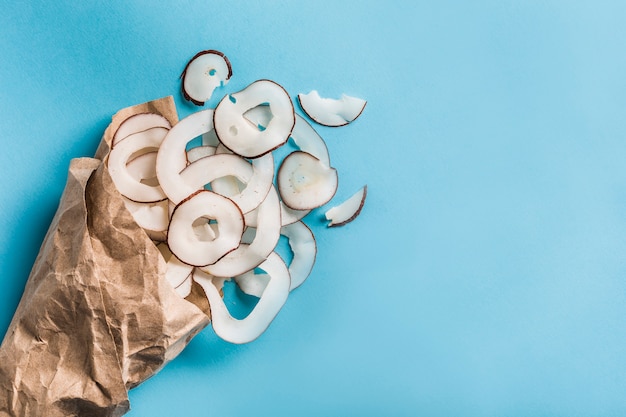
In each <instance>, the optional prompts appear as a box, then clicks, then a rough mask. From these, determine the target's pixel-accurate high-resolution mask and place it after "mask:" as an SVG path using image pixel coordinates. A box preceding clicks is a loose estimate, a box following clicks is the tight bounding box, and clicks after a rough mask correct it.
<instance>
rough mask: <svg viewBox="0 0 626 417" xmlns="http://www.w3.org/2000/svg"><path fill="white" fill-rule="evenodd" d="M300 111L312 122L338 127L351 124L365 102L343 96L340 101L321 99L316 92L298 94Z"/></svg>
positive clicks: (359, 113) (361, 110)
mask: <svg viewBox="0 0 626 417" xmlns="http://www.w3.org/2000/svg"><path fill="white" fill-rule="evenodd" d="M298 102H299V103H300V107H301V108H302V110H303V111H304V112H305V113H306V114H307V116H309V117H310V118H311V119H312V120H313V121H315V122H316V123H318V124H321V125H324V126H331V127H338V126H345V125H347V124H348V123H351V122H353V121H354V120H355V119H356V118H357V117H359V116H360V115H361V113H362V112H363V109H365V105H366V104H367V101H365V100H363V99H361V98H357V97H350V96H347V95H345V94H343V95H342V96H341V98H340V99H331V98H322V97H320V95H319V93H318V92H317V91H316V90H313V91H311V92H310V93H309V94H298Z"/></svg>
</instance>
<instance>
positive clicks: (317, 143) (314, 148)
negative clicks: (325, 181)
mask: <svg viewBox="0 0 626 417" xmlns="http://www.w3.org/2000/svg"><path fill="white" fill-rule="evenodd" d="M291 139H292V140H293V141H294V143H295V144H296V146H297V147H298V148H300V150H301V151H304V152H307V153H310V154H311V155H313V156H314V157H316V158H317V159H319V160H320V162H321V163H323V164H324V165H326V166H330V155H329V154H328V147H327V146H326V142H324V139H322V137H321V136H320V135H319V134H318V133H317V131H316V130H315V129H313V126H311V125H310V124H309V122H307V121H306V120H305V119H304V118H303V117H302V116H300V115H298V114H296V125H295V127H294V128H293V132H291Z"/></svg>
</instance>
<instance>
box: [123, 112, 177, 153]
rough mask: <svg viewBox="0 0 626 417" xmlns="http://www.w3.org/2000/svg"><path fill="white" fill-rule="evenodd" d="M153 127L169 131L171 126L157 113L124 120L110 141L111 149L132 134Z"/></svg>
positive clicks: (137, 115) (143, 114)
mask: <svg viewBox="0 0 626 417" xmlns="http://www.w3.org/2000/svg"><path fill="white" fill-rule="evenodd" d="M153 127H162V128H164V129H168V130H169V129H170V128H171V127H172V125H171V124H170V122H169V120H167V119H166V118H165V117H164V116H162V115H160V114H157V113H138V114H134V115H132V116H130V117H129V118H127V119H126V120H124V121H123V122H122V123H121V124H120V126H119V127H118V128H117V130H116V131H115V134H114V135H113V139H112V141H111V147H115V145H116V144H117V143H118V142H119V141H121V140H122V139H125V138H127V137H128V136H130V135H132V134H133V133H139V132H143V131H144V130H148V129H151V128H153Z"/></svg>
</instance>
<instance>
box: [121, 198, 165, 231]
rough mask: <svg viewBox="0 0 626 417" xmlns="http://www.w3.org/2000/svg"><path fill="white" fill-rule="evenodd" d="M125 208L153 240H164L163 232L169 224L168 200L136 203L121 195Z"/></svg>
mask: <svg viewBox="0 0 626 417" xmlns="http://www.w3.org/2000/svg"><path fill="white" fill-rule="evenodd" d="M122 198H123V199H124V204H125V205H126V208H127V209H128V211H129V212H130V214H132V215H133V219H135V222H136V223H137V224H138V225H139V227H141V228H142V229H144V230H145V231H146V233H148V236H150V238H152V239H153V240H157V241H163V240H165V232H167V227H168V224H169V212H168V209H169V202H168V201H167V200H161V201H157V202H155V203H138V202H136V201H132V200H129V199H127V198H126V197H124V196H122Z"/></svg>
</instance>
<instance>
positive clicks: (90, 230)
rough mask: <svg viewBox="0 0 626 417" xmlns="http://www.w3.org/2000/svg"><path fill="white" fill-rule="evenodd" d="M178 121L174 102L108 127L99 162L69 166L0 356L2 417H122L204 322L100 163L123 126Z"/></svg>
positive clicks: (149, 107) (120, 118) (161, 103)
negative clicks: (133, 391)
mask: <svg viewBox="0 0 626 417" xmlns="http://www.w3.org/2000/svg"><path fill="white" fill-rule="evenodd" d="M146 111H150V112H158V113H160V114H162V115H164V116H165V117H167V118H168V119H170V121H171V122H172V124H173V123H175V122H176V121H177V117H176V112H175V107H174V104H173V100H172V98H171V97H168V98H165V99H161V100H157V101H154V102H150V103H146V104H143V105H140V106H135V107H131V108H128V109H124V110H122V111H121V112H119V113H118V114H117V115H116V116H114V118H113V122H112V123H111V125H110V126H109V128H108V129H107V131H106V132H105V135H104V137H103V139H102V142H101V144H100V146H99V148H98V151H97V152H96V156H97V157H98V159H93V158H80V159H74V160H72V161H71V163H70V168H69V174H68V179H67V184H66V187H65V190H64V192H63V195H62V198H61V201H60V204H59V208H58V210H57V212H56V214H55V216H54V218H53V220H52V224H51V225H50V229H49V230H48V233H47V235H46V237H45V239H44V242H43V244H42V246H41V249H40V252H39V255H38V256H37V259H36V260H35V263H34V266H33V268H32V271H31V274H30V276H29V278H28V281H27V284H26V288H25V290H24V294H23V296H22V299H21V301H20V303H19V306H18V308H17V310H16V312H15V315H14V317H13V320H12V321H11V324H10V325H9V328H8V331H7V333H6V335H5V338H4V340H3V342H2V345H1V346H0V416H1V417H6V416H11V417H14V416H28V417H37V416H46V417H57V416H58V417H61V416H63V417H67V416H81V417H85V416H89V417H105V416H107V417H108V416H121V415H123V414H125V413H126V412H127V411H128V410H129V408H130V405H129V401H128V390H129V389H130V388H132V387H134V386H136V385H137V384H139V383H141V382H142V381H144V380H146V379H147V378H149V377H150V376H152V375H154V374H155V373H156V372H157V371H158V370H159V369H161V368H162V367H163V366H164V365H165V364H166V363H167V362H168V361H170V360H171V359H173V358H174V357H176V355H178V354H179V353H180V352H181V351H182V349H183V348H184V347H185V346H186V345H187V343H189V341H190V340H191V338H192V337H193V336H194V335H196V334H197V333H198V332H199V331H200V330H201V329H203V328H204V327H205V326H207V325H208V324H209V322H210V317H209V316H208V315H207V312H208V308H206V307H207V306H206V305H204V304H202V303H203V301H202V300H200V297H198V298H197V299H196V300H195V301H196V304H198V305H199V307H198V306H197V305H196V304H194V303H192V302H189V301H187V300H184V299H182V298H181V297H180V296H179V295H177V294H176V292H175V291H174V290H173V289H172V287H171V285H170V284H169V283H168V282H167V281H166V279H165V277H164V275H165V268H166V264H165V261H164V259H163V257H162V256H161V254H160V252H159V250H158V249H157V248H156V246H155V245H154V243H153V242H152V241H151V240H150V238H149V237H148V236H147V234H146V233H145V232H144V231H143V230H142V229H141V228H140V227H139V226H138V225H137V224H136V223H135V221H134V220H133V218H132V215H131V214H130V212H129V211H128V210H126V208H125V206H124V202H123V200H122V197H121V195H120V194H119V192H118V191H117V190H116V188H115V186H114V185H113V183H112V180H111V178H110V176H109V174H108V171H107V169H106V166H105V165H104V164H103V163H102V160H103V159H105V158H106V155H107V153H108V152H109V150H110V144H111V138H112V135H113V133H114V132H115V130H116V129H117V127H118V126H119V124H120V123H121V121H123V120H124V119H125V118H126V117H128V116H130V115H132V114H136V113H141V112H146Z"/></svg>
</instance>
